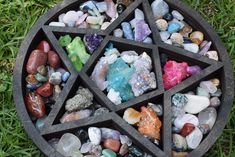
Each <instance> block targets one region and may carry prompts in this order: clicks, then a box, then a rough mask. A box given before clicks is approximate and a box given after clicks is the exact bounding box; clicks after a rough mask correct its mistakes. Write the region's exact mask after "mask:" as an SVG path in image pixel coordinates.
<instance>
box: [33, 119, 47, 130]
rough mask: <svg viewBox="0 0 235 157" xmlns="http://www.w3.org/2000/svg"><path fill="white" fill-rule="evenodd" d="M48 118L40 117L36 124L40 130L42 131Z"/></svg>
mask: <svg viewBox="0 0 235 157" xmlns="http://www.w3.org/2000/svg"><path fill="white" fill-rule="evenodd" d="M46 120H47V116H44V117H42V118H40V119H37V121H36V124H35V126H36V128H37V129H38V130H39V131H41V130H42V128H43V127H44V124H45V121H46Z"/></svg>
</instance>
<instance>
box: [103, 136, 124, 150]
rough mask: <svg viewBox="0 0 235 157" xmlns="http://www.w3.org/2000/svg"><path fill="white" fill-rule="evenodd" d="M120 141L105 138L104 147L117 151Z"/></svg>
mask: <svg viewBox="0 0 235 157" xmlns="http://www.w3.org/2000/svg"><path fill="white" fill-rule="evenodd" d="M120 145H121V143H120V141H119V140H114V139H107V140H105V141H104V148H107V149H111V150H113V151H114V152H118V151H119V148H120Z"/></svg>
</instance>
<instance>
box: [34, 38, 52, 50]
mask: <svg viewBox="0 0 235 157" xmlns="http://www.w3.org/2000/svg"><path fill="white" fill-rule="evenodd" d="M37 49H38V50H41V51H43V52H46V53H47V52H49V51H50V50H51V46H50V44H49V43H48V42H47V41H45V40H42V41H41V42H40V43H39V44H38V46H37Z"/></svg>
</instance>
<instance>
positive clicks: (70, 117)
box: [60, 109, 92, 123]
mask: <svg viewBox="0 0 235 157" xmlns="http://www.w3.org/2000/svg"><path fill="white" fill-rule="evenodd" d="M91 114H92V111H91V110H89V109H85V110H80V111H76V112H65V114H64V115H63V116H62V118H61V119H60V122H61V123H66V122H72V121H76V120H79V119H83V118H88V117H90V116H91Z"/></svg>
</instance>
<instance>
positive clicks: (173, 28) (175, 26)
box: [167, 22, 180, 33]
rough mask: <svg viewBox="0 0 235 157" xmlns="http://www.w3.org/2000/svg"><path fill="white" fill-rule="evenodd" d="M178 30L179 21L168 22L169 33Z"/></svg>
mask: <svg viewBox="0 0 235 157" xmlns="http://www.w3.org/2000/svg"><path fill="white" fill-rule="evenodd" d="M179 30H180V24H179V23H176V22H171V23H170V24H169V26H168V29H167V31H168V32H169V33H175V32H177V31H179Z"/></svg>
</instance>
